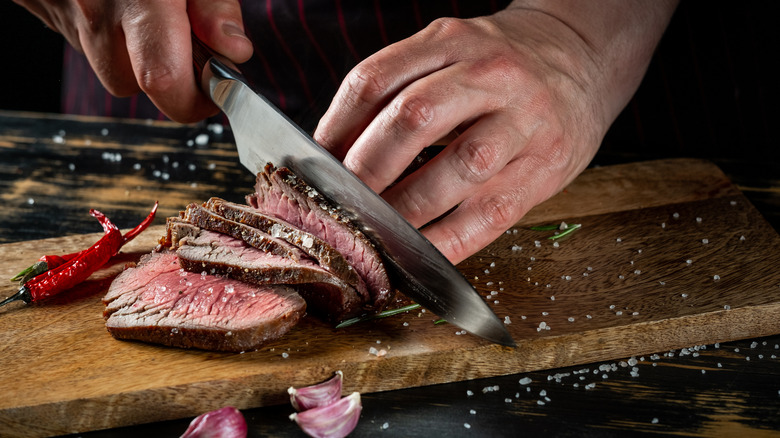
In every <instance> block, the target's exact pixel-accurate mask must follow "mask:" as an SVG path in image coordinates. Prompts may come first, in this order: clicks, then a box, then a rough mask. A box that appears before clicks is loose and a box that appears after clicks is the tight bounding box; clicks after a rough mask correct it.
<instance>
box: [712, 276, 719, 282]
mask: <svg viewBox="0 0 780 438" xmlns="http://www.w3.org/2000/svg"><path fill="white" fill-rule="evenodd" d="M712 279H713V280H715V281H718V280H720V275H713V276H712Z"/></svg>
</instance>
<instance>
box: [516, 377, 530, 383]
mask: <svg viewBox="0 0 780 438" xmlns="http://www.w3.org/2000/svg"><path fill="white" fill-rule="evenodd" d="M532 381H533V380H531V378H530V377H523V378H522V379H520V380H519V383H520V384H521V385H528V384H529V383H531V382H532Z"/></svg>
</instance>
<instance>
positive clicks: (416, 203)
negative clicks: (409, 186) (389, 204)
mask: <svg viewBox="0 0 780 438" xmlns="http://www.w3.org/2000/svg"><path fill="white" fill-rule="evenodd" d="M393 203H394V204H395V207H396V209H397V210H398V211H399V212H400V213H401V214H402V215H403V216H404V217H405V218H406V219H407V220H408V221H409V222H410V223H412V224H413V225H415V226H419V225H422V224H420V222H421V221H422V220H421V218H422V217H423V216H424V213H425V211H426V210H427V209H429V208H430V205H429V204H430V200H427V199H424V198H423V197H422V196H420V193H418V192H415V193H410V192H409V191H407V190H405V191H403V192H402V193H400V195H399V196H398V197H397V198H396V199H395V200H394V202H393Z"/></svg>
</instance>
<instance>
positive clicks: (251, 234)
mask: <svg viewBox="0 0 780 438" xmlns="http://www.w3.org/2000/svg"><path fill="white" fill-rule="evenodd" d="M182 218H183V219H184V221H185V222H188V223H190V224H193V225H196V226H198V227H200V228H202V229H205V230H209V231H215V232H217V233H222V234H226V235H228V236H232V237H234V238H236V239H241V240H243V241H244V242H246V243H247V244H249V245H250V246H252V247H254V248H257V249H259V250H261V251H265V252H269V253H271V254H274V255H278V256H280V257H286V258H289V259H292V260H295V261H298V260H301V259H304V258H308V257H307V255H306V254H305V253H304V252H303V251H302V250H301V249H300V248H298V247H297V246H295V245H293V244H291V243H290V242H288V241H286V240H284V239H280V238H278V237H275V236H271V235H270V234H268V232H267V231H265V230H261V229H258V228H256V227H252V226H249V225H246V224H242V223H239V222H236V221H234V220H231V219H228V218H225V217H223V216H219V215H217V214H215V213H213V212H211V211H209V210H206V209H205V208H203V207H202V206H200V205H198V204H190V205H188V206H187V209H186V210H185V211H184V214H183V216H182Z"/></svg>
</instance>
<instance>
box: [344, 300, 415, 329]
mask: <svg viewBox="0 0 780 438" xmlns="http://www.w3.org/2000/svg"><path fill="white" fill-rule="evenodd" d="M419 308H420V305H419V304H417V303H414V304H409V305H408V306H404V307H399V308H397V309H390V310H385V311H382V312H379V313H374V314H372V315H365V316H357V317H355V318H350V319H347V320H344V321H341V322H340V323H339V324H338V325H337V326H336V328H337V329H338V328H344V327H349V326H351V325H353V324H357V323H359V322H363V321H370V320H372V319H379V318H387V317H388V316H393V315H398V314H399V313H404V312H408V311H410V310H415V309H419Z"/></svg>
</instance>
